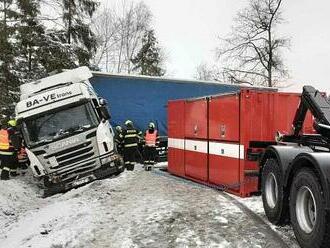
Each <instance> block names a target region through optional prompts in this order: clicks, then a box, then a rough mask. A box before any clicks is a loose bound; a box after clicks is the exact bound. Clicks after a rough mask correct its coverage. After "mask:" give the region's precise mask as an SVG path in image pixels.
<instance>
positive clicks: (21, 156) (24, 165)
mask: <svg viewBox="0 0 330 248" xmlns="http://www.w3.org/2000/svg"><path fill="white" fill-rule="evenodd" d="M17 158H18V168H19V169H20V172H21V174H22V175H25V173H26V171H27V169H28V166H29V163H30V161H29V158H28V156H27V153H26V149H25V146H24V144H22V146H21V149H20V150H19V151H18V154H17Z"/></svg>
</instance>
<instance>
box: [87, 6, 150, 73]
mask: <svg viewBox="0 0 330 248" xmlns="http://www.w3.org/2000/svg"><path fill="white" fill-rule="evenodd" d="M151 19H152V15H151V12H150V10H149V8H148V7H147V6H146V5H145V4H144V3H143V2H139V3H134V2H129V1H126V0H121V1H120V4H119V5H116V6H111V7H109V8H106V9H105V10H104V11H103V12H102V13H100V14H99V15H98V17H97V18H95V19H94V21H93V28H94V29H93V30H94V32H95V33H96V36H97V40H98V48H97V53H96V57H95V61H94V62H95V64H96V65H97V66H98V67H100V69H102V70H106V71H108V72H117V73H123V72H124V73H128V74H129V73H131V72H132V62H131V60H132V58H134V57H135V56H136V54H137V53H138V51H139V50H140V48H141V45H142V37H143V34H144V33H145V31H146V30H148V29H149V28H150V23H151Z"/></svg>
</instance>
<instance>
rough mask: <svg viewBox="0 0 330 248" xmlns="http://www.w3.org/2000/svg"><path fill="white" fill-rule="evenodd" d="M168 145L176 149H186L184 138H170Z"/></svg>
mask: <svg viewBox="0 0 330 248" xmlns="http://www.w3.org/2000/svg"><path fill="white" fill-rule="evenodd" d="M168 147H171V148H176V149H182V150H183V149H184V139H174V138H168Z"/></svg>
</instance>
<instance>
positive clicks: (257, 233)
mask: <svg viewBox="0 0 330 248" xmlns="http://www.w3.org/2000/svg"><path fill="white" fill-rule="evenodd" d="M6 188H11V193H8V192H7V191H6ZM0 193H1V195H2V196H0V197H1V198H0V200H1V201H0V208H1V210H2V211H1V212H2V213H0V230H1V231H0V247H33V248H34V247H40V248H41V247H42V248H44V247H52V248H60V247H267V248H271V247H297V245H296V243H295V241H294V238H293V236H292V232H291V230H290V229H288V228H283V229H280V230H279V231H273V230H272V228H271V227H269V225H266V224H265V222H264V221H263V220H262V219H263V218H264V216H263V213H262V212H261V211H260V209H261V208H260V199H259V198H257V197H254V198H250V199H244V200H239V202H241V203H243V204H239V203H238V201H237V200H235V199H234V198H233V197H231V196H228V195H227V194H224V193H221V192H218V191H215V190H213V189H210V188H206V187H203V186H199V185H198V184H195V183H192V182H189V181H185V180H181V179H178V178H176V177H172V176H167V174H165V173H160V172H157V171H156V172H146V171H144V170H142V169H141V168H138V169H137V170H135V171H134V172H125V173H123V174H122V175H120V176H119V177H117V178H112V179H106V180H103V181H96V182H93V183H91V184H89V185H86V186H84V187H81V188H79V189H75V190H72V191H70V192H67V193H66V194H61V195H56V196H53V197H49V198H47V199H42V198H40V197H39V195H38V194H39V192H38V190H37V188H36V187H35V186H34V184H32V183H31V182H30V181H28V180H27V179H25V180H23V181H22V180H19V179H15V180H12V181H9V182H0ZM11 201H13V202H11ZM10 205H12V206H10ZM245 205H248V206H250V207H251V209H253V208H255V209H254V211H255V212H257V213H258V216H261V217H257V218H255V216H254V215H255V214H253V212H252V211H249V210H246V209H245V207H244V206H245ZM251 213H252V216H251ZM280 236H281V237H282V239H283V240H285V242H286V243H284V242H283V241H282V239H281V238H279V237H280Z"/></svg>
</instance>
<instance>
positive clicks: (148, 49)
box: [132, 30, 165, 76]
mask: <svg viewBox="0 0 330 248" xmlns="http://www.w3.org/2000/svg"><path fill="white" fill-rule="evenodd" d="M162 60H163V59H162V56H161V49H160V47H158V42H157V39H156V37H155V34H154V31H153V30H147V31H146V32H145V34H144V36H143V38H142V47H141V49H140V51H139V52H138V54H137V55H136V56H135V57H134V58H133V59H132V63H133V65H134V68H133V70H135V71H139V73H140V74H141V75H149V76H163V75H164V74H165V70H164V69H163V68H162V67H161V63H162Z"/></svg>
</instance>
